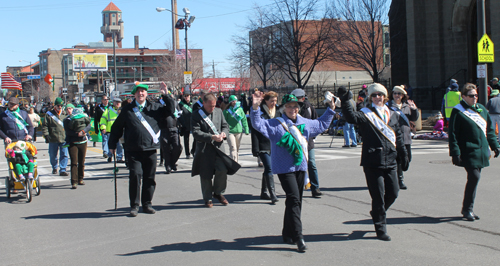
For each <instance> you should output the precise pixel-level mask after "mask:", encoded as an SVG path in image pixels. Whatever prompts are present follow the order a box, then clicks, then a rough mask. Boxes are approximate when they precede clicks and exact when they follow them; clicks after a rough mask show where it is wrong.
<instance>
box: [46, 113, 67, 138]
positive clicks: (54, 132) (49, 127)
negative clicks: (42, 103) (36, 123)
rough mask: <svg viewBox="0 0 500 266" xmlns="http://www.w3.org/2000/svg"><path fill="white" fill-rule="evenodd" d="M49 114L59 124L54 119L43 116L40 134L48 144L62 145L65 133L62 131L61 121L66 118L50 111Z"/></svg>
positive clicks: (47, 115)
mask: <svg viewBox="0 0 500 266" xmlns="http://www.w3.org/2000/svg"><path fill="white" fill-rule="evenodd" d="M49 112H51V113H52V114H53V115H54V116H55V117H57V118H58V119H59V121H61V124H59V123H58V122H57V121H56V120H55V119H53V118H52V116H50V115H49V114H45V119H44V120H43V124H42V134H43V137H44V138H45V141H48V142H49V143H63V142H64V140H65V139H66V132H65V131H64V124H63V120H64V118H66V116H65V115H63V114H62V113H61V115H60V116H59V115H57V112H56V111H55V110H54V109H52V110H50V111H49Z"/></svg>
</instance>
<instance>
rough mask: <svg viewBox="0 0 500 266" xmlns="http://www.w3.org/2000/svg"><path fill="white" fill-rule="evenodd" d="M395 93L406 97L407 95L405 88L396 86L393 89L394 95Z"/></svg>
mask: <svg viewBox="0 0 500 266" xmlns="http://www.w3.org/2000/svg"><path fill="white" fill-rule="evenodd" d="M394 92H400V93H402V94H404V95H406V94H407V93H406V91H405V89H404V87H403V86H394V88H393V89H392V93H394Z"/></svg>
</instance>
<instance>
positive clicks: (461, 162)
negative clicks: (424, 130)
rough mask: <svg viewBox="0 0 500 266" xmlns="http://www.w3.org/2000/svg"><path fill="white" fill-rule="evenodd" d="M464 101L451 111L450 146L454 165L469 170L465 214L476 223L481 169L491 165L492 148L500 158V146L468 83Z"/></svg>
mask: <svg viewBox="0 0 500 266" xmlns="http://www.w3.org/2000/svg"><path fill="white" fill-rule="evenodd" d="M462 98H463V99H462V101H460V103H459V104H457V105H456V106H455V107H454V108H453V110H452V112H451V116H450V124H449V127H450V128H449V131H448V132H449V147H450V156H452V162H453V164H454V165H456V166H461V167H464V168H465V171H467V184H466V185H465V193H464V201H463V203H462V214H463V217H464V218H465V219H466V220H468V221H474V220H479V216H477V215H475V214H474V211H473V207H474V198H475V197H476V189H477V184H478V182H479V178H480V177H481V169H482V168H484V167H487V166H489V165H490V162H489V158H490V148H491V150H493V151H494V152H495V158H496V157H498V155H499V154H500V150H499V148H500V146H499V145H498V142H497V138H496V135H495V129H493V125H492V123H491V119H490V115H489V114H488V111H487V109H486V108H485V107H484V106H483V105H481V104H478V103H477V89H476V86H475V85H474V84H471V83H467V84H465V85H464V87H463V89H462Z"/></svg>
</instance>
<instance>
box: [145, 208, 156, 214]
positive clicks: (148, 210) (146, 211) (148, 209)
mask: <svg viewBox="0 0 500 266" xmlns="http://www.w3.org/2000/svg"><path fill="white" fill-rule="evenodd" d="M142 212H143V213H148V214H155V213H156V210H155V209H153V207H151V206H146V207H144V206H142Z"/></svg>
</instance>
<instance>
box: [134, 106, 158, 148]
mask: <svg viewBox="0 0 500 266" xmlns="http://www.w3.org/2000/svg"><path fill="white" fill-rule="evenodd" d="M132 110H134V113H135V115H136V116H137V118H139V120H140V121H141V123H142V125H143V126H144V127H145V128H146V130H147V131H148V132H149V134H150V135H151V137H153V142H154V144H158V142H160V133H161V130H159V131H158V133H155V131H154V130H153V128H152V127H151V125H149V123H148V121H146V119H144V117H143V116H142V114H141V112H140V111H139V108H137V107H134V108H133V109H132Z"/></svg>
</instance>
